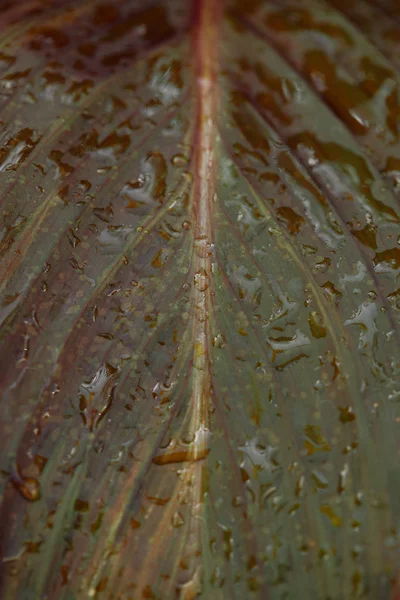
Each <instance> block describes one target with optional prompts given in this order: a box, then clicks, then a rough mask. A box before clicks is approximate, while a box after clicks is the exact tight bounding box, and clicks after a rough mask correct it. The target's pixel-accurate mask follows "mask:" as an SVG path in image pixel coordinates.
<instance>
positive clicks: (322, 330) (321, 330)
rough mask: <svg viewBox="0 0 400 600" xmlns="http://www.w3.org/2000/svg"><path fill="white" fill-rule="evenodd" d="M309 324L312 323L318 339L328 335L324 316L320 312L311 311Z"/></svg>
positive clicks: (312, 330)
mask: <svg viewBox="0 0 400 600" xmlns="http://www.w3.org/2000/svg"><path fill="white" fill-rule="evenodd" d="M308 324H309V325H310V329H311V333H312V335H313V337H315V338H317V339H318V338H323V337H325V336H326V327H325V326H324V321H323V319H322V316H321V315H320V314H319V313H318V312H316V311H314V310H313V311H311V312H310V314H309V315H308Z"/></svg>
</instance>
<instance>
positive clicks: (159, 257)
mask: <svg viewBox="0 0 400 600" xmlns="http://www.w3.org/2000/svg"><path fill="white" fill-rule="evenodd" d="M164 262H165V256H164V252H163V250H162V249H161V250H159V251H158V252H157V254H156V255H155V256H154V258H153V260H152V261H151V265H152V267H154V268H155V269H161V267H162V266H163V265H164Z"/></svg>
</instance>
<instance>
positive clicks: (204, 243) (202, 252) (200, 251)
mask: <svg viewBox="0 0 400 600" xmlns="http://www.w3.org/2000/svg"><path fill="white" fill-rule="evenodd" d="M194 251H195V252H196V254H197V256H198V257H199V258H207V257H208V256H211V255H212V253H213V245H212V244H211V243H210V242H209V240H208V238H207V236H200V237H198V238H196V239H195V240H194Z"/></svg>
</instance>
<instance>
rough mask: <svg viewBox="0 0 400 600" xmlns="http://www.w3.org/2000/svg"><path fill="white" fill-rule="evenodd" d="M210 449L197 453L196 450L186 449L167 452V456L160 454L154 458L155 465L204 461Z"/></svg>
mask: <svg viewBox="0 0 400 600" xmlns="http://www.w3.org/2000/svg"><path fill="white" fill-rule="evenodd" d="M209 451H210V450H209V449H208V448H203V449H199V450H198V451H197V452H196V451H195V449H188V450H186V449H184V448H176V450H175V451H171V452H166V453H165V454H158V455H157V456H155V457H154V458H153V463H154V464H155V465H167V464H171V463H181V462H192V461H197V460H202V459H203V458H206V456H207V455H208V453H209Z"/></svg>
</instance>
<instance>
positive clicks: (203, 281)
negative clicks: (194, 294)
mask: <svg viewBox="0 0 400 600" xmlns="http://www.w3.org/2000/svg"><path fill="white" fill-rule="evenodd" d="M208 285H209V284H208V275H207V273H206V271H205V269H200V271H198V272H197V273H196V275H195V276H194V287H195V288H196V289H197V290H198V291H199V292H205V291H206V290H207V289H208Z"/></svg>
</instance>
